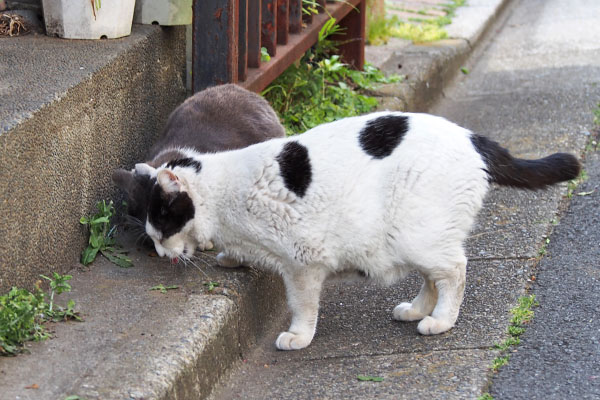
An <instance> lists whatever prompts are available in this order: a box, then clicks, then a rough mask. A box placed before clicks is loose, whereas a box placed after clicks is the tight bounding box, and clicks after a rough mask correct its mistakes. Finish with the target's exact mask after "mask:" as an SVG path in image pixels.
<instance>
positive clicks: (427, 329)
mask: <svg viewBox="0 0 600 400" xmlns="http://www.w3.org/2000/svg"><path fill="white" fill-rule="evenodd" d="M453 326H454V324H453V323H450V322H448V321H444V320H442V319H438V318H433V317H430V316H427V317H425V318H423V320H422V321H421V322H419V325H417V330H418V331H419V333H420V334H421V335H437V334H440V333H444V332H446V331H448V330H450V329H451V328H452V327H453Z"/></svg>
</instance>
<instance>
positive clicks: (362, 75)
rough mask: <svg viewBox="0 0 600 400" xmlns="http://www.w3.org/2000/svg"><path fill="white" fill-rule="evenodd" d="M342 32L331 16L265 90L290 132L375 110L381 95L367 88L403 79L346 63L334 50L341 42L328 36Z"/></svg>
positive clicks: (289, 133) (264, 94)
mask: <svg viewBox="0 0 600 400" xmlns="http://www.w3.org/2000/svg"><path fill="white" fill-rule="evenodd" d="M340 32H341V31H340V28H339V26H338V25H337V24H336V23H335V19H333V18H331V19H330V20H328V22H327V23H326V24H325V25H324V26H323V28H322V29H321V31H320V32H319V39H318V42H317V44H316V46H315V47H314V48H312V49H310V50H309V51H308V52H307V53H306V54H305V55H304V56H303V57H302V59H301V60H300V61H299V62H297V63H295V64H293V65H292V66H290V67H289V68H288V69H287V70H286V71H285V72H284V73H283V74H282V75H280V76H279V77H278V78H277V79H276V80H275V81H274V82H273V83H272V84H271V85H269V87H267V88H266V89H265V90H264V91H263V93H262V94H263V96H265V98H266V99H267V100H268V101H269V102H270V103H271V105H272V106H273V108H274V109H275V111H276V112H277V113H278V115H279V117H280V119H281V121H282V123H283V125H284V127H285V128H286V131H287V133H288V135H291V134H295V133H298V132H303V131H306V130H308V129H310V128H313V127H315V126H317V125H320V124H322V123H325V122H331V121H335V120H337V119H340V118H344V117H349V116H353V115H359V114H363V113H366V112H368V111H371V110H372V109H373V108H374V107H376V106H377V99H376V98H374V97H370V96H367V95H366V94H364V92H365V91H367V90H369V89H373V88H374V87H375V86H376V85H377V84H379V83H391V82H398V81H399V80H400V79H401V78H400V77H399V76H392V77H390V78H387V77H386V76H385V75H384V74H383V73H382V72H381V71H379V70H378V69H377V68H375V67H373V66H372V65H369V64H367V65H366V66H365V67H364V69H363V70H362V71H357V70H354V69H352V68H350V67H349V66H348V65H346V64H344V63H343V62H342V61H341V59H340V56H339V55H335V54H333V53H334V52H335V51H336V45H337V43H336V42H333V41H331V40H329V39H328V37H329V36H330V35H331V34H334V33H340Z"/></svg>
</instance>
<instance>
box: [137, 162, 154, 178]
mask: <svg viewBox="0 0 600 400" xmlns="http://www.w3.org/2000/svg"><path fill="white" fill-rule="evenodd" d="M135 173H136V174H138V175H150V178H154V177H155V176H156V168H154V167H151V166H150V165H148V164H146V163H139V164H135Z"/></svg>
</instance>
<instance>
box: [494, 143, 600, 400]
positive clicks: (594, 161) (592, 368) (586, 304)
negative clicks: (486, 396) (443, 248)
mask: <svg viewBox="0 0 600 400" xmlns="http://www.w3.org/2000/svg"><path fill="white" fill-rule="evenodd" d="M590 139H592V137H591V138H590ZM595 140H596V142H597V140H598V137H596V138H595ZM584 169H585V171H586V173H587V180H585V181H584V182H583V183H582V184H580V185H579V186H578V187H577V189H575V191H574V195H573V197H572V199H571V201H570V204H569V207H568V209H567V210H566V212H565V213H564V214H563V215H562V216H561V218H560V222H559V224H558V225H557V226H556V227H555V228H554V232H553V233H552V235H551V236H550V242H549V244H548V247H547V253H546V256H545V257H544V258H543V259H542V260H541V262H540V264H539V266H538V268H537V271H536V280H535V283H534V284H533V285H532V288H531V293H532V294H535V296H536V299H537V301H538V302H539V304H540V305H539V306H538V307H535V308H534V312H535V316H534V318H533V320H532V321H531V323H529V324H528V326H527V331H526V332H525V334H523V335H522V337H521V343H520V345H519V346H517V347H516V349H515V350H514V351H513V352H512V353H511V354H510V361H509V363H508V364H507V365H506V366H505V367H503V368H502V369H501V370H500V372H499V373H498V375H497V376H496V377H495V378H494V379H493V380H492V385H491V389H490V393H491V394H492V395H493V396H494V398H495V399H598V398H600V319H599V318H598V315H600V290H599V289H600V261H599V256H600V249H599V244H600V152H599V151H593V152H590V153H588V154H587V156H586V162H585V166H584Z"/></svg>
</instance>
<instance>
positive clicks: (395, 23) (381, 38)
mask: <svg viewBox="0 0 600 400" xmlns="http://www.w3.org/2000/svg"><path fill="white" fill-rule="evenodd" d="M464 4H465V0H451V1H449V2H448V3H446V4H444V5H443V6H442V7H441V10H442V11H444V12H445V14H446V15H444V16H440V17H437V18H412V19H410V20H408V21H402V20H400V19H399V18H398V17H397V16H395V15H394V16H392V17H388V18H383V19H382V18H379V19H375V20H370V21H369V24H368V26H367V35H366V36H367V42H368V43H369V44H373V45H380V44H384V43H387V41H388V40H389V38H390V37H398V38H402V39H407V40H411V41H413V42H415V43H425V42H432V41H436V40H441V39H445V38H446V37H447V36H448V34H447V33H446V31H445V30H444V29H443V27H444V26H446V25H448V24H450V22H452V17H453V16H454V12H455V10H456V9H457V8H458V7H460V6H462V5H464ZM387 8H388V9H391V10H398V11H410V10H404V9H402V8H398V7H395V6H393V5H391V4H390V5H388V6H387ZM418 13H419V14H420V15H423V16H428V17H431V15H432V14H431V13H429V12H428V11H427V10H422V11H419V12H418Z"/></svg>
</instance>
